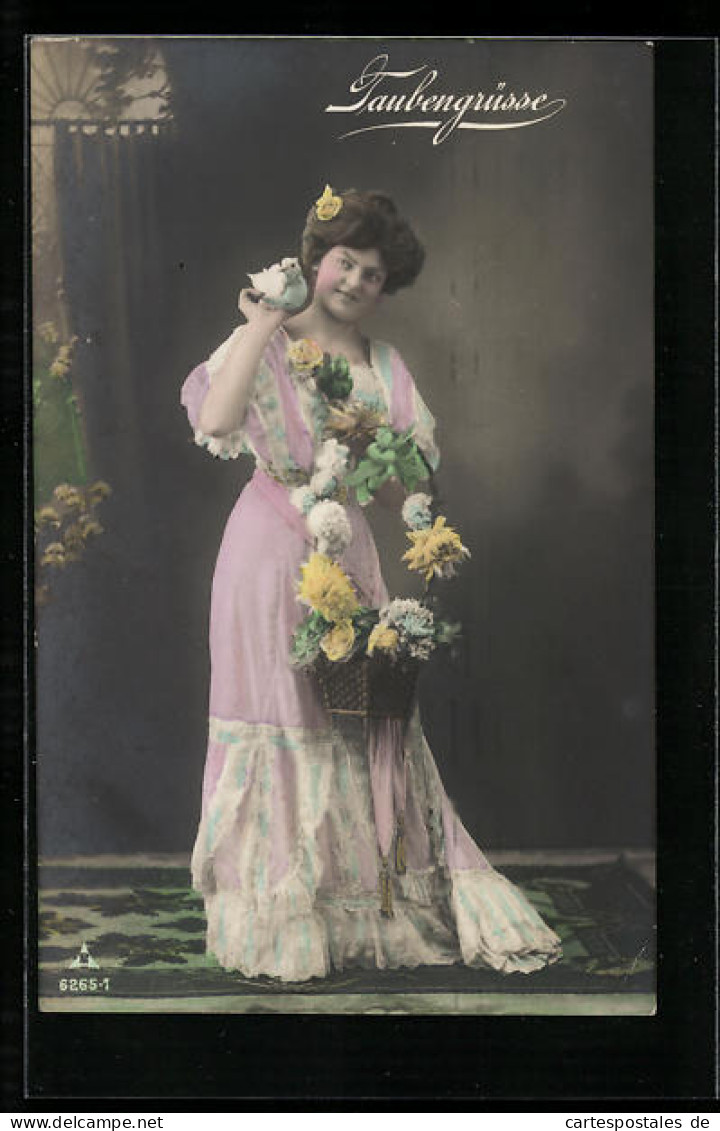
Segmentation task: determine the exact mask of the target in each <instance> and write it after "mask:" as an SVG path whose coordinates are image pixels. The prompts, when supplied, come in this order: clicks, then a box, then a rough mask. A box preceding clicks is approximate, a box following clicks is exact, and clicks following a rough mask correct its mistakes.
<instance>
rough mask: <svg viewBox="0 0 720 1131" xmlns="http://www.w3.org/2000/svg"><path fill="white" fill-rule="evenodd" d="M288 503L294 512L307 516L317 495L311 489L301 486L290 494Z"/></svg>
mask: <svg viewBox="0 0 720 1131" xmlns="http://www.w3.org/2000/svg"><path fill="white" fill-rule="evenodd" d="M290 502H291V503H292V505H293V506H294V507H295V509H296V510H299V511H300V514H307V513H308V511H311V510H312V508H313V507H314V506H315V504H316V502H317V495H316V494H315V492H314V491H313V490H312V488H311V487H308V486H307V484H303V485H302V486H301V487H296V488H295V489H294V490H293V491H291V492H290Z"/></svg>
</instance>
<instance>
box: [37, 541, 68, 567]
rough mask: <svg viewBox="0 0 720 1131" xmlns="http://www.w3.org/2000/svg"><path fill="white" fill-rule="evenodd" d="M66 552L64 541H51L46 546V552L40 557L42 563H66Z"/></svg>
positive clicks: (60, 564)
mask: <svg viewBox="0 0 720 1131" xmlns="http://www.w3.org/2000/svg"><path fill="white" fill-rule="evenodd" d="M65 561H66V554H65V547H64V546H63V544H62V542H51V543H50V545H49V546H46V547H45V553H44V554H43V556H42V557H41V559H40V564H41V565H59V566H62V565H65Z"/></svg>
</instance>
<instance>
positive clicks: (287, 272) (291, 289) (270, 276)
mask: <svg viewBox="0 0 720 1131" xmlns="http://www.w3.org/2000/svg"><path fill="white" fill-rule="evenodd" d="M249 278H250V282H251V283H252V285H253V287H254V288H255V290H256V291H260V292H261V293H262V297H263V300H264V302H266V303H267V304H268V306H272V307H274V308H275V309H278V310H298V309H299V308H300V307H301V306H302V305H303V303H304V302H305V300H306V298H307V293H308V288H307V283H306V282H305V276H304V275H303V273H302V269H301V267H300V263H299V262H298V260H297V259H283V260H281V261H280V263H273V265H272V267H266V268H265V270H264V271H258V272H256V274H254V275H250V276H249Z"/></svg>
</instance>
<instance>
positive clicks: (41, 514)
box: [35, 507, 60, 526]
mask: <svg viewBox="0 0 720 1131" xmlns="http://www.w3.org/2000/svg"><path fill="white" fill-rule="evenodd" d="M35 518H36V520H37V524H38V526H59V525H60V515H59V514H58V512H57V511H56V510H55V508H54V507H40V510H39V511H38V512H37V514H36V516H35Z"/></svg>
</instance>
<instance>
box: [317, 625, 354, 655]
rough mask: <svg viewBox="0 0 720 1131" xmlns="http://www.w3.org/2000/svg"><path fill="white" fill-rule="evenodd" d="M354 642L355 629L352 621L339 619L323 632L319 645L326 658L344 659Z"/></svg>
mask: <svg viewBox="0 0 720 1131" xmlns="http://www.w3.org/2000/svg"><path fill="white" fill-rule="evenodd" d="M354 643H355V629H354V628H353V626H352V621H349V620H341V621H338V623H337V624H334V625H333V626H332V628H331V629H330V630H329V631H328V632H326V633H325V635H324V636H323V638H322V640H321V641H320V647H321V648H322V650H323V652H324V653H325V655H326V656H327V658H328V660H344V659H345V657H346V656H347V655H348V654H349V652H350V650H351V649H352V646H353V644H354Z"/></svg>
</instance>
